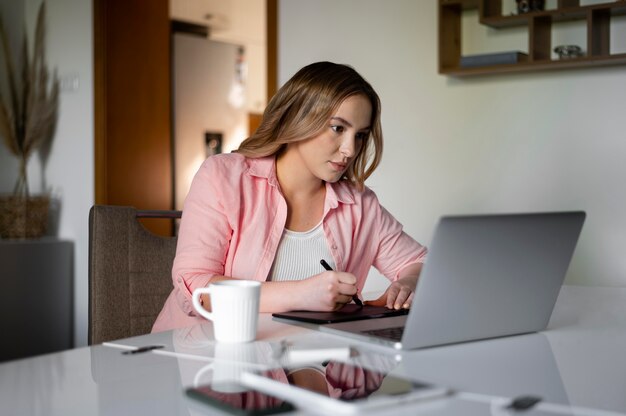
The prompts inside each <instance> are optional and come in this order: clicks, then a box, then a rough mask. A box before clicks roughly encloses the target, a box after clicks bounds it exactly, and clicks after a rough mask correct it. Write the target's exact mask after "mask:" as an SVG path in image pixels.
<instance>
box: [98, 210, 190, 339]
mask: <svg viewBox="0 0 626 416" xmlns="http://www.w3.org/2000/svg"><path fill="white" fill-rule="evenodd" d="M180 216H181V212H180V211H138V210H136V209H135V208H132V207H122V206H107V205H95V206H93V207H92V208H91V211H90V212H89V331H88V341H89V344H90V345H91V344H99V343H102V342H105V341H111V340H115V339H120V338H127V337H131V336H136V335H142V334H146V333H149V332H150V330H151V328H152V324H153V323H154V321H155V319H156V317H157V315H158V314H159V312H160V311H161V308H162V307H163V304H164V303H165V299H166V298H167V296H168V295H169V294H170V292H171V291H172V287H173V286H172V277H171V272H172V262H173V260H174V255H175V252H176V237H162V236H157V235H155V234H153V233H151V232H150V231H148V230H146V229H145V228H144V227H143V225H142V224H141V223H140V222H139V221H138V220H137V218H142V217H149V218H180Z"/></svg>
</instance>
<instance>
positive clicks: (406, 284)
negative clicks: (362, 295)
mask: <svg viewBox="0 0 626 416" xmlns="http://www.w3.org/2000/svg"><path fill="white" fill-rule="evenodd" d="M421 270H422V264H421V263H417V264H414V265H411V266H409V267H407V268H406V269H405V270H403V272H404V273H401V275H400V278H399V279H398V280H396V281H395V282H393V283H391V284H390V285H389V287H388V288H387V290H385V293H383V294H382V295H381V296H380V297H379V298H378V299H376V300H368V301H365V304H366V305H371V306H386V307H387V308H389V309H408V308H410V307H411V302H413V294H414V293H415V287H416V286H417V279H419V274H420V272H421Z"/></svg>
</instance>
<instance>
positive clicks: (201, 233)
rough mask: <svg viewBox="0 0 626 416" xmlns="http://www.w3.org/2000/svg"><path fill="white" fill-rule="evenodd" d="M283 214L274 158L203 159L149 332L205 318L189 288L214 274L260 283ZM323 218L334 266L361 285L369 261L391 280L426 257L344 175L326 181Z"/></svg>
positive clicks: (371, 198) (423, 250)
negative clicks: (167, 286) (164, 295)
mask: <svg viewBox="0 0 626 416" xmlns="http://www.w3.org/2000/svg"><path fill="white" fill-rule="evenodd" d="M286 219H287V203H286V202H285V199H284V197H283V195H282V193H281V191H280V187H279V185H278V179H277V178H276V164H275V158H274V157H267V158H260V159H250V158H246V157H244V156H242V155H240V154H238V153H229V154H222V155H216V156H212V157H210V158H208V159H207V160H206V161H205V162H204V163H203V164H202V166H201V167H200V169H199V171H198V173H197V174H196V176H195V177H194V180H193V182H192V184H191V189H190V190H189V194H188V195H187V199H186V200H185V205H184V210H183V217H182V220H181V223H180V230H179V237H178V245H177V247H176V258H175V259H174V266H173V269H172V279H173V282H174V290H173V291H172V293H171V294H170V296H169V297H168V299H167V301H166V302H165V306H164V307H163V310H162V311H161V313H160V314H159V316H158V317H157V320H156V322H155V323H154V326H153V328H152V331H153V332H157V331H164V330H168V329H172V328H178V327H184V326H191V325H194V324H196V323H198V322H199V321H200V320H201V319H203V318H200V317H198V316H197V315H196V313H195V311H194V309H193V305H192V303H191V294H192V292H193V291H194V289H196V288H198V287H204V286H207V285H208V284H209V282H210V280H211V278H212V277H213V276H231V277H235V278H239V279H250V280H259V281H265V280H266V279H267V277H268V275H269V273H270V269H271V267H272V263H273V262H274V257H275V255H276V251H277V249H278V244H279V242H280V239H281V237H282V235H283V231H284V229H285V223H286ZM322 223H323V228H324V235H325V237H326V241H327V243H328V247H329V249H330V252H331V254H332V256H333V260H334V262H335V265H336V268H337V270H339V271H345V272H350V273H352V274H354V275H355V276H356V278H357V289H358V290H359V291H361V289H362V288H363V285H364V284H365V279H366V278H367V275H368V272H369V269H370V267H371V266H374V267H376V269H378V270H379V271H380V272H381V273H382V274H383V275H385V276H386V277H387V278H388V279H390V280H396V279H398V274H399V273H400V272H401V270H402V269H404V268H405V267H406V266H408V265H411V264H414V263H419V262H423V261H424V259H425V255H426V248H425V247H423V246H422V245H420V244H419V243H418V242H416V241H415V240H413V239H412V238H411V237H409V236H408V235H407V234H406V233H405V232H404V231H402V225H401V224H400V223H399V222H398V221H396V219H395V218H394V217H393V216H391V214H389V212H387V211H386V210H385V209H384V208H383V207H382V206H381V205H380V204H379V202H378V199H377V198H376V195H375V194H374V192H372V191H371V190H370V189H368V188H367V187H366V188H365V189H364V190H363V191H358V190H357V189H356V188H354V187H353V186H351V185H350V184H348V183H347V182H346V181H339V182H337V183H334V184H330V183H327V184H326V200H325V202H324V214H323V220H322ZM303 260H305V259H303ZM315 261H316V262H319V259H315ZM320 272H322V270H320Z"/></svg>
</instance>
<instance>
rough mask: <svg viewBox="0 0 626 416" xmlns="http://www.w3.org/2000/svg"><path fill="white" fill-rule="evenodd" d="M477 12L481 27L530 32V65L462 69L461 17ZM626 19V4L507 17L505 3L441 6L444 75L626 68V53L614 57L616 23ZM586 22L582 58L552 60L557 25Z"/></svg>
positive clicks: (571, 4)
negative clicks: (613, 22) (612, 45)
mask: <svg viewBox="0 0 626 416" xmlns="http://www.w3.org/2000/svg"><path fill="white" fill-rule="evenodd" d="M473 9H478V14H479V22H480V23H481V24H483V25H486V26H489V27H492V28H496V29H500V28H508V27H515V26H527V27H528V60H527V61H524V62H519V63H516V64H502V65H488V66H480V67H461V66H460V61H461V15H462V13H463V11H465V10H473ZM622 15H626V0H615V1H610V2H607V3H602V4H594V5H588V6H581V5H580V1H579V0H558V6H557V8H556V9H554V10H545V11H540V12H531V13H525V14H518V15H511V16H504V15H502V0H439V73H440V74H445V75H451V76H466V75H467V76H471V75H486V74H498V73H512V72H530V71H540V70H552V69H567V68H582V67H596V66H609V65H625V64H626V53H619V54H611V53H610V40H611V39H610V38H611V32H610V26H611V17H613V16H622ZM573 20H583V21H586V26H587V45H584V46H583V47H585V46H586V50H585V51H584V52H585V55H584V56H582V57H579V58H570V59H556V60H553V59H551V56H552V45H551V33H552V23H553V22H564V21H573Z"/></svg>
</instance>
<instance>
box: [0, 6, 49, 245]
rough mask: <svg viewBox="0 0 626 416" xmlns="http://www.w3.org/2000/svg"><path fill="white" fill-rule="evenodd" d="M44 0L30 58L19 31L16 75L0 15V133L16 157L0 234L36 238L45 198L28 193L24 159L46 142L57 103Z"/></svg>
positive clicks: (0, 211) (1, 206)
mask: <svg viewBox="0 0 626 416" xmlns="http://www.w3.org/2000/svg"><path fill="white" fill-rule="evenodd" d="M45 14H46V7H45V2H42V4H41V6H40V7H39V12H38V14H37V24H36V28H35V39H34V48H33V57H32V60H31V59H30V57H29V51H28V37H27V36H26V35H24V40H23V46H22V57H21V58H22V59H21V65H20V68H19V71H20V72H21V76H20V77H19V78H18V76H17V73H18V69H17V68H16V67H15V61H14V59H13V55H12V53H11V52H12V51H11V50H10V48H9V41H8V37H7V33H6V31H5V29H4V25H3V19H2V16H0V47H1V50H2V55H3V57H4V62H5V67H6V71H0V72H1V73H6V76H7V80H6V84H7V85H8V99H6V98H5V96H4V95H3V94H2V92H1V91H0V136H1V137H2V141H3V142H4V143H5V144H6V146H7V147H8V149H9V151H10V152H11V153H12V154H13V155H15V156H16V157H17V158H18V161H19V172H18V178H17V181H16V183H15V187H14V189H13V195H12V196H9V197H0V236H1V237H3V238H36V237H40V236H42V235H44V234H45V232H46V228H47V221H48V206H49V197H48V196H47V195H43V196H37V197H31V196H30V195H29V190H28V176H27V166H28V160H29V159H30V157H31V156H32V154H33V153H34V152H35V150H37V149H39V148H41V147H42V146H44V145H47V144H49V143H50V141H51V140H52V136H53V134H54V129H55V126H56V121H57V115H58V107H59V80H58V77H57V76H56V72H55V73H54V74H53V76H52V77H51V76H50V73H49V71H48V67H47V66H46V62H45Z"/></svg>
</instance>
